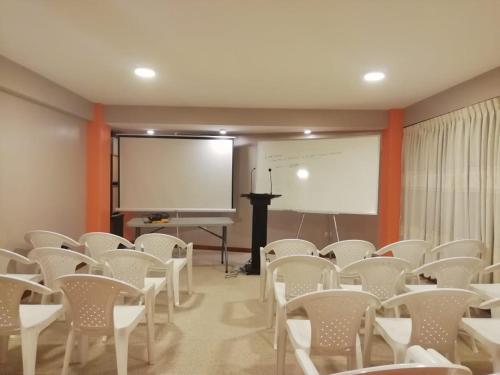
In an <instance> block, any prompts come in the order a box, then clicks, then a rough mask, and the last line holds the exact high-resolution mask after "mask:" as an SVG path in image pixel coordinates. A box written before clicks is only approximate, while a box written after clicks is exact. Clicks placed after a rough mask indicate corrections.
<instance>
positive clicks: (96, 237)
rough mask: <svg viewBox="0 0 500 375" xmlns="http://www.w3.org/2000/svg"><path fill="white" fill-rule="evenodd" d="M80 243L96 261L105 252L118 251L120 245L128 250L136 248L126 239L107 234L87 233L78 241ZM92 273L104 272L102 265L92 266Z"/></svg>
mask: <svg viewBox="0 0 500 375" xmlns="http://www.w3.org/2000/svg"><path fill="white" fill-rule="evenodd" d="M78 242H80V243H81V244H82V245H83V246H84V247H85V253H86V254H87V255H88V256H90V257H91V258H93V259H95V260H99V258H100V256H101V255H102V254H103V253H104V252H105V251H108V250H115V249H118V248H119V247H120V245H123V246H125V247H126V248H128V249H132V248H133V247H134V244H133V243H132V242H130V241H129V240H127V239H126V238H123V237H120V236H117V235H116V234H111V233H105V232H89V233H85V234H83V235H82V236H81V237H80V238H79V239H78ZM90 272H91V273H94V272H95V273H100V272H102V265H101V264H99V265H97V266H92V267H91V268H90Z"/></svg>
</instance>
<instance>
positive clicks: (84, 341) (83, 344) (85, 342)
mask: <svg viewBox="0 0 500 375" xmlns="http://www.w3.org/2000/svg"><path fill="white" fill-rule="evenodd" d="M78 349H79V352H80V366H81V367H83V366H85V365H86V364H87V361H88V357H89V355H88V354H89V337H88V336H87V335H80V338H79V341H78Z"/></svg>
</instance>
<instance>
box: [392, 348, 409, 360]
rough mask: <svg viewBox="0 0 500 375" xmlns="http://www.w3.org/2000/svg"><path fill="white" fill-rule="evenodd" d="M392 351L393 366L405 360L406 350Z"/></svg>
mask: <svg viewBox="0 0 500 375" xmlns="http://www.w3.org/2000/svg"><path fill="white" fill-rule="evenodd" d="M393 350H394V364H398V363H403V362H404V360H405V352H406V348H403V349H402V348H396V349H393Z"/></svg>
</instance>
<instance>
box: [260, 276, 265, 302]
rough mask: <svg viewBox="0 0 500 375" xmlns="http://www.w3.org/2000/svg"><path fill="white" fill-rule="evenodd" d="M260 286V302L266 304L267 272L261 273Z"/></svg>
mask: <svg viewBox="0 0 500 375" xmlns="http://www.w3.org/2000/svg"><path fill="white" fill-rule="evenodd" d="M259 281H260V285H259V299H260V302H264V300H265V299H266V272H265V271H264V272H263V271H261V272H260V280H259Z"/></svg>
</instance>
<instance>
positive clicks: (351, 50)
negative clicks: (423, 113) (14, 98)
mask: <svg viewBox="0 0 500 375" xmlns="http://www.w3.org/2000/svg"><path fill="white" fill-rule="evenodd" d="M499 19H500V1H499V0H439V1H438V0H413V1H411V0H321V1H320V0H302V1H298V0H251V1H248V0H246V1H242V0H209V1H207V0H156V1H153V0H144V1H137V0H108V1H105V0H86V1H76V0H73V1H68V0H51V1H41V0H40V1H28V0H26V1H19V0H2V1H0V54H2V55H4V56H5V57H7V58H9V59H11V60H13V61H15V62H17V63H19V64H21V65H24V66H26V67H27V68H29V69H31V70H33V71H35V72H37V73H39V74H41V75H43V76H45V77H47V78H48V79H50V80H52V81H54V82H56V83H58V84H60V85H62V86H64V87H66V88H68V89H70V90H72V91H73V92H75V93H77V94H79V95H81V96H83V97H85V98H87V99H89V100H91V101H93V102H101V103H105V104H122V105H168V106H201V107H236V108H237V107H241V108H325V109H387V108H394V107H406V106H408V105H410V104H412V103H414V102H417V101H419V100H421V99H424V98H426V97H428V96H430V95H433V94H435V93H437V92H439V91H442V90H444V89H446V88H449V87H451V86H453V85H455V84H458V83H460V82H463V81H465V80H467V79H470V78H472V77H474V76H476V75H479V74H481V73H483V72H486V71H488V70H490V69H493V68H495V67H497V66H499V65H500V48H499V47H498V46H499V45H500V22H499ZM141 65H145V66H150V67H152V68H154V69H155V70H156V71H157V74H158V76H157V78H156V79H154V80H151V81H147V82H146V81H144V80H140V79H138V78H136V77H134V76H133V74H132V70H133V69H134V68H135V67H137V66H141ZM370 70H381V71H384V72H385V73H386V74H387V79H386V80H385V81H384V82H381V83H375V84H373V83H372V84H368V83H366V82H363V81H362V79H361V77H362V75H363V74H364V73H365V72H367V71H370Z"/></svg>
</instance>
